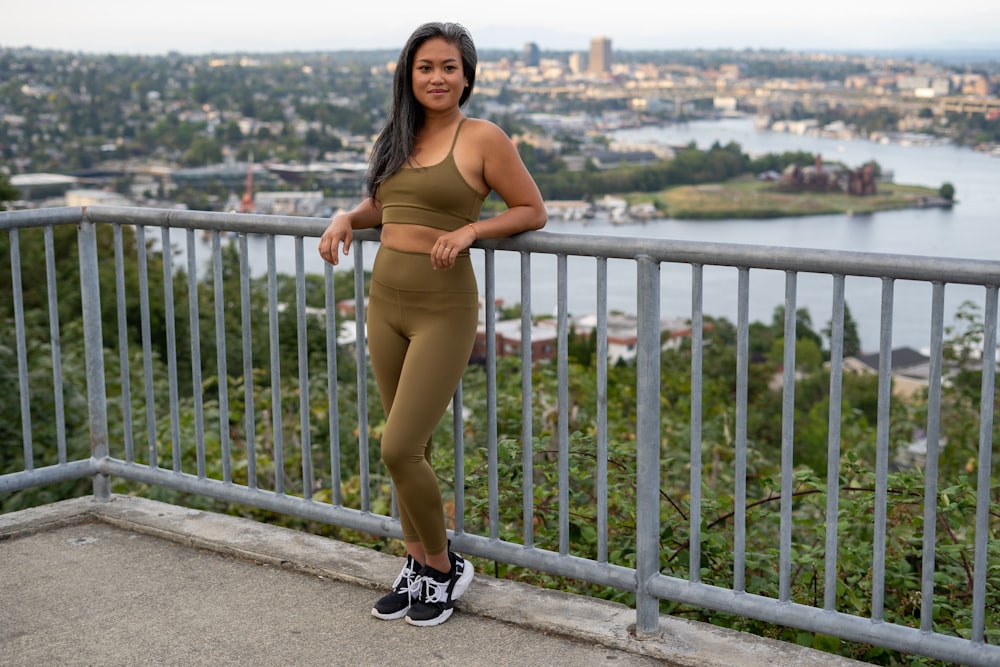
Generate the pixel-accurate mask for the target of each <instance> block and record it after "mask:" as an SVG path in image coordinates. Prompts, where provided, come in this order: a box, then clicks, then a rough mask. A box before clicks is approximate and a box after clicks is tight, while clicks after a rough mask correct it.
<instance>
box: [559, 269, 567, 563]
mask: <svg viewBox="0 0 1000 667" xmlns="http://www.w3.org/2000/svg"><path fill="white" fill-rule="evenodd" d="M567 264H568V262H567V257H566V255H564V254H560V255H556V267H557V268H556V286H557V287H556V304H557V305H556V376H557V378H558V389H557V398H556V403H557V411H558V416H557V421H556V429H557V432H556V442H557V443H558V449H559V455H558V478H559V553H560V554H561V555H563V556H566V555H568V554H569V370H568V369H569V354H568V350H567V349H566V348H567V347H568V339H569V337H568V335H567V323H566V320H567V301H568V296H567V292H568V287H567V282H568V280H569V277H568V271H567Z"/></svg>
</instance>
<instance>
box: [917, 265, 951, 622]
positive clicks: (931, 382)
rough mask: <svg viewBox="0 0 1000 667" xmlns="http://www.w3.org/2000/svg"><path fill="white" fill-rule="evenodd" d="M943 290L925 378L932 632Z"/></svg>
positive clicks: (923, 602)
mask: <svg viewBox="0 0 1000 667" xmlns="http://www.w3.org/2000/svg"><path fill="white" fill-rule="evenodd" d="M944 290H945V286H944V284H943V283H934V286H933V288H932V295H931V340H930V344H931V347H930V350H929V351H928V354H929V355H930V370H929V373H928V376H927V439H926V441H927V448H926V450H925V460H924V478H925V482H924V526H923V533H924V534H923V552H922V559H921V560H922V567H921V575H920V629H921V630H922V631H924V632H933V631H934V569H935V567H934V561H935V558H936V554H937V503H938V456H939V454H940V444H941V376H942V368H943V365H944Z"/></svg>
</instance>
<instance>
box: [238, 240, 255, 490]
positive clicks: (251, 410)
mask: <svg viewBox="0 0 1000 667" xmlns="http://www.w3.org/2000/svg"><path fill="white" fill-rule="evenodd" d="M239 239H240V321H241V324H242V326H243V430H244V431H245V434H244V436H245V438H246V457H247V486H248V487H250V488H251V489H256V488H257V418H256V412H255V410H256V408H255V407H254V384H255V382H254V371H253V330H252V329H251V328H250V325H251V322H250V312H251V308H252V306H251V303H250V259H249V251H248V249H247V234H246V233H245V232H241V233H240V236H239Z"/></svg>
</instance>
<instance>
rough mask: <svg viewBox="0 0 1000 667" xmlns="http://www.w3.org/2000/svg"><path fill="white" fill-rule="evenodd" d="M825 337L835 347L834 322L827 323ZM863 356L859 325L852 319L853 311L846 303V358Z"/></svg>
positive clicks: (824, 331)
mask: <svg viewBox="0 0 1000 667" xmlns="http://www.w3.org/2000/svg"><path fill="white" fill-rule="evenodd" d="M823 335H824V336H826V337H827V339H828V340H830V347H831V348H832V347H833V320H830V321H828V322H827V323H826V327H825V328H824V329H823ZM859 354H861V337H860V336H859V335H858V325H857V323H856V322H855V321H854V318H853V317H851V309H850V308H848V307H847V303H844V357H845V358H846V357H856V356H858V355H859Z"/></svg>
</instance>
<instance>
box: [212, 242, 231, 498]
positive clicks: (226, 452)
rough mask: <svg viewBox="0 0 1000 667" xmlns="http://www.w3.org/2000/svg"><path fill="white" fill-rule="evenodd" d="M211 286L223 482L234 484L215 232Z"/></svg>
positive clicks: (222, 298) (223, 309) (219, 246)
mask: <svg viewBox="0 0 1000 667" xmlns="http://www.w3.org/2000/svg"><path fill="white" fill-rule="evenodd" d="M212 284H213V289H214V296H215V298H214V301H215V363H216V369H217V372H218V376H219V377H218V385H219V444H220V446H221V450H222V452H221V453H222V481H223V482H225V483H226V484H231V483H232V481H233V454H232V450H231V447H230V441H229V362H228V360H227V359H226V354H227V345H226V295H225V292H224V291H223V283H222V241H221V234H220V233H219V230H217V229H216V230H213V231H212Z"/></svg>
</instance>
